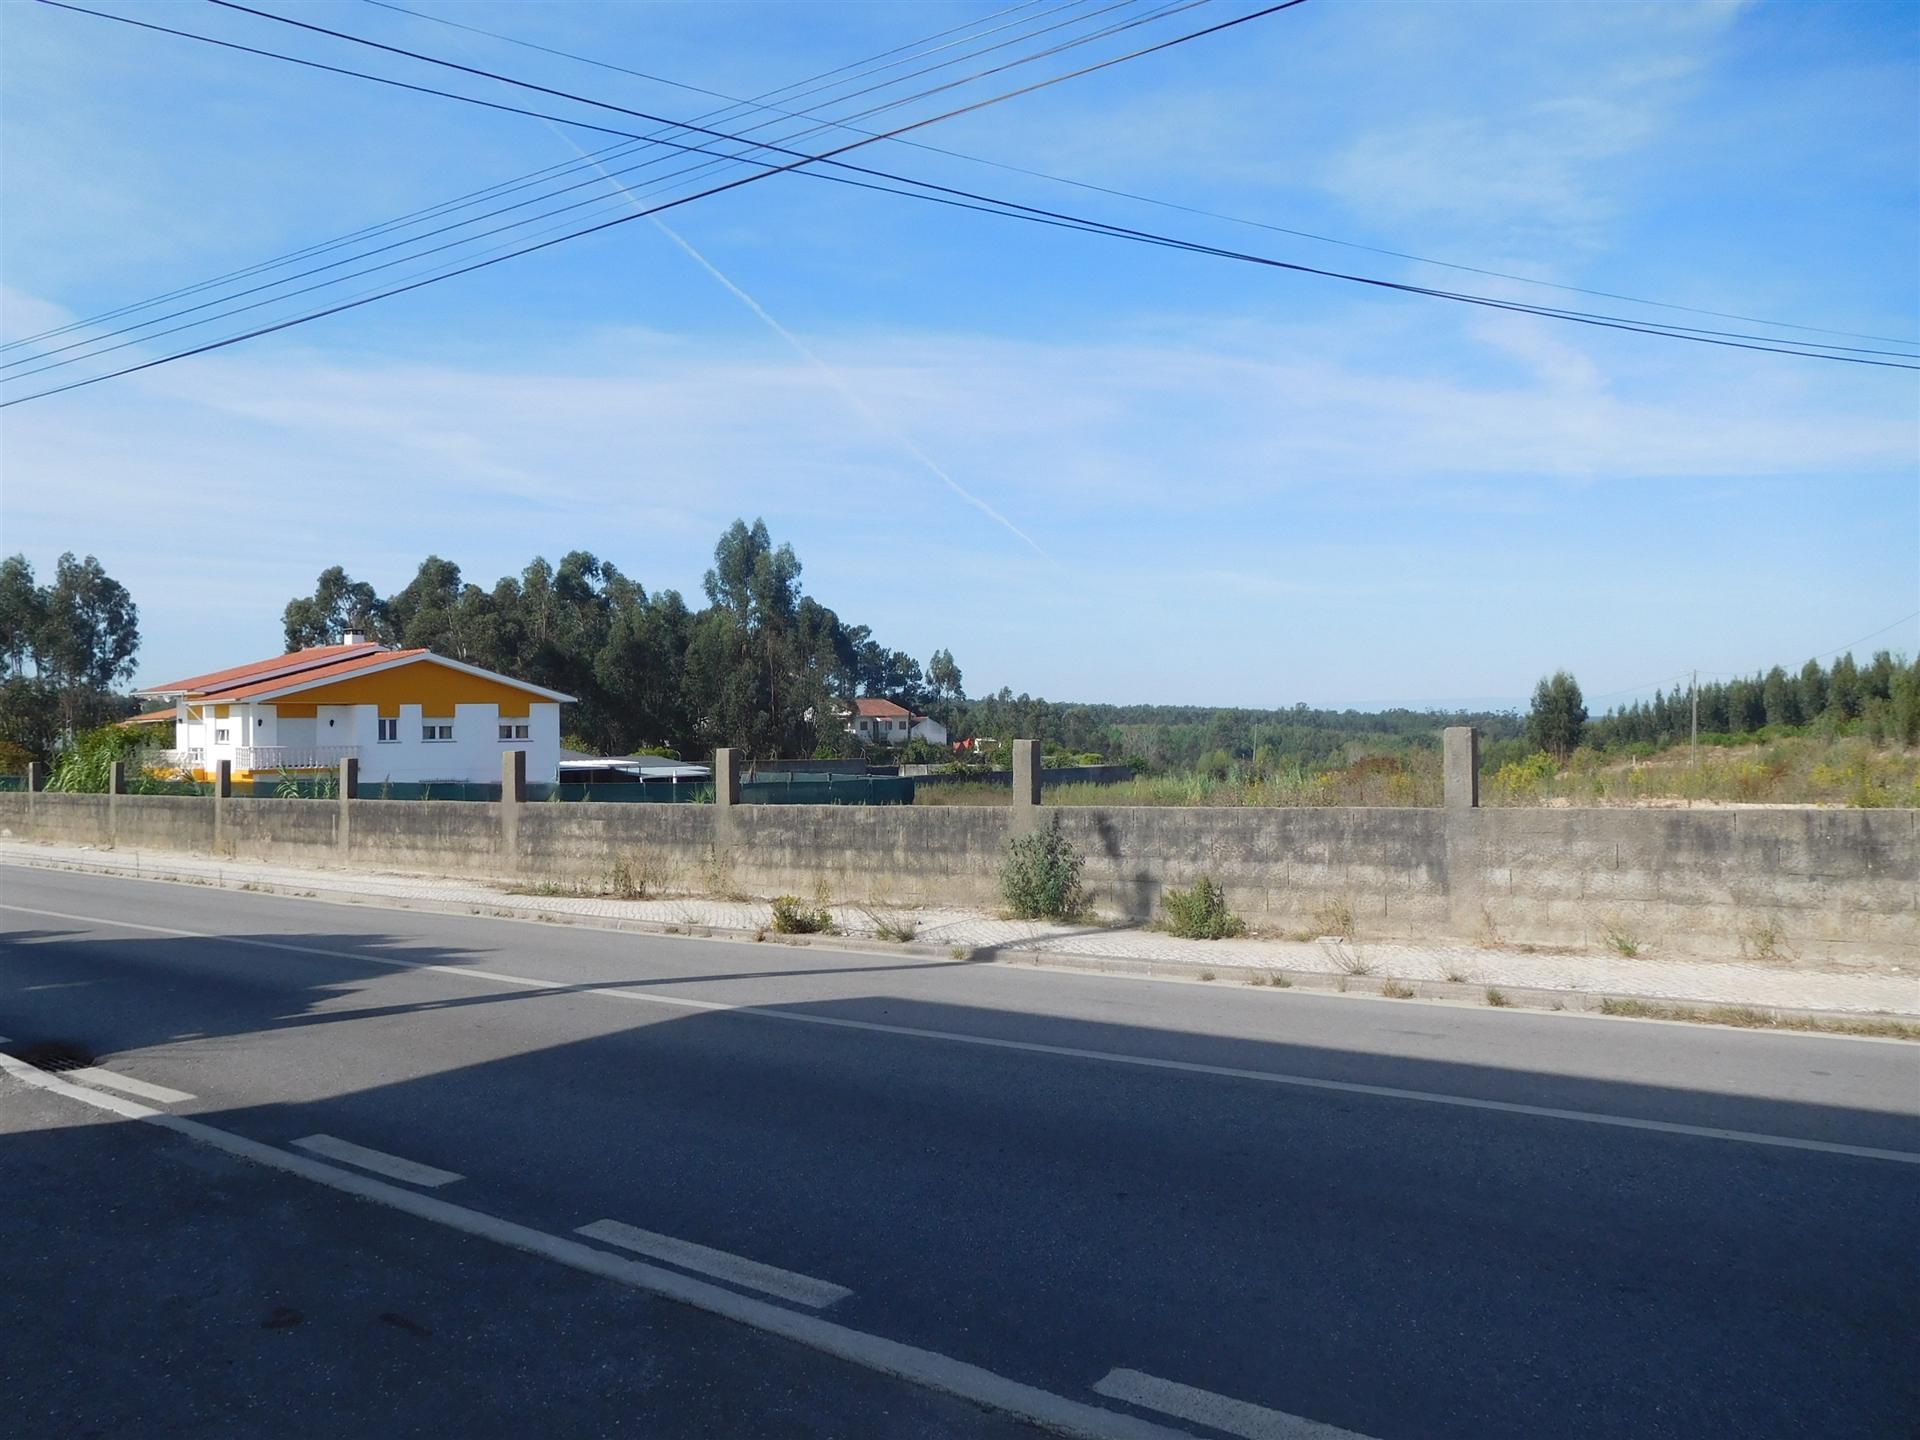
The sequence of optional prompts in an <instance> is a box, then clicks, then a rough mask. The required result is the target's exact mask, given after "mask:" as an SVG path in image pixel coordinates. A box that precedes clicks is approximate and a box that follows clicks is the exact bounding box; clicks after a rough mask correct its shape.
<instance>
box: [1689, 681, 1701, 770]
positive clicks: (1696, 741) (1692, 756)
mask: <svg viewBox="0 0 1920 1440" xmlns="http://www.w3.org/2000/svg"><path fill="white" fill-rule="evenodd" d="M1688 690H1689V691H1690V692H1691V694H1692V696H1693V736H1692V738H1691V739H1690V740H1688V742H1687V746H1688V754H1687V768H1689V769H1691V770H1698V769H1699V768H1700V672H1699V671H1698V670H1695V671H1694V672H1693V684H1692V685H1690V686H1689V687H1688Z"/></svg>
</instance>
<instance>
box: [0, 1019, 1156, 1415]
mask: <svg viewBox="0 0 1920 1440" xmlns="http://www.w3.org/2000/svg"><path fill="white" fill-rule="evenodd" d="M0 1070H3V1071H5V1072H6V1073H7V1074H9V1075H11V1076H13V1077H14V1078H15V1079H18V1080H20V1081H22V1082H24V1083H26V1084H29V1085H33V1086H36V1087H37V1088H39V1089H42V1090H47V1091H50V1092H52V1093H54V1094H56V1095H62V1096H65V1097H66V1098H68V1099H70V1100H78V1101H80V1102H81V1103H82V1104H86V1105H92V1106H95V1107H97V1108H99V1109H103V1110H110V1111H112V1112H113V1113H114V1114H116V1115H120V1116H122V1117H123V1118H125V1119H129V1120H142V1121H145V1122H146V1123H148V1124H150V1125H155V1126H158V1127H159V1128H161V1129H165V1130H171V1131H173V1132H174V1133H175V1134H177V1135H180V1136H182V1137H184V1138H185V1139H188V1140H191V1141H193V1142H195V1143H196V1144H201V1145H207V1146H211V1147H212V1148H214V1149H216V1150H223V1151H225V1152H226V1153H228V1154H229V1155H233V1156H236V1157H238V1158H240V1159H242V1160H250V1161H252V1162H254V1163H255V1164H259V1165H265V1166H267V1167H269V1168H271V1169H275V1170H282V1171H285V1172H287V1173H289V1174H292V1175H296V1176H299V1177H300V1178H301V1179H303V1180H310V1181H312V1182H314V1183H315V1184H318V1185H324V1186H327V1187H328V1188H329V1189H333V1190H339V1191H341V1192H343V1193H345V1194H348V1195H354V1196H357V1197H359V1198H360V1199H362V1200H370V1201H372V1202H373V1203H375V1204H377V1205H385V1206H387V1207H389V1208H390V1209H394V1210H399V1211H402V1212H403V1213H405V1214H408V1215H412V1216H415V1217H416V1218H418V1219H421V1220H427V1221H430V1222H432V1223H434V1224H436V1225H444V1226H447V1227H448V1228H450V1229H454V1230H459V1231H462V1232H464V1233H466V1234H469V1235H474V1236H477V1237H479V1238H480V1239H483V1240H490V1241H493V1242H494V1243H496V1244H499V1245H505V1246H508V1247H510V1248H512V1249H515V1250H523V1251H526V1252H527V1253H529V1254H533V1255H540V1256H544V1257H545V1258H547V1259H549V1260H553V1261H556V1262H558V1263H559V1264H562V1265H566V1266H568V1267H570V1268H571V1269H575V1270H580V1271H584V1272H586V1273H587V1274H590V1275H599V1276H602V1277H604V1278H606V1279H609V1280H614V1281H617V1282H619V1283H620V1284H623V1285H629V1286H631V1287H633V1288H634V1289H636V1290H644V1291H647V1292H649V1293H651V1294H654V1295H658V1296H660V1297H662V1298H663V1299H667V1300H673V1301H676V1302H678V1303H680V1304H682V1305H687V1306H690V1307H692V1308H693V1309H696V1310H704V1311H707V1312H708V1313H710V1314H714V1315H718V1316H721V1317H722V1318H724V1319H728V1320H732V1321H735V1322H737V1323H739V1324H742V1325H746V1326H749V1327H751V1328H752V1329H755V1330H761V1331H764V1332H766V1333H768V1334H772V1335H777V1336H779V1337H781V1338H782V1339H786V1340H791V1341H793V1342H794V1343H795V1344H798V1345H804V1346H806V1347H807V1348H808V1349H810V1350H816V1351H819V1352H820V1353H822V1354H825V1355H831V1356H833V1357H835V1358H836V1359H840V1360H845V1361H847V1362H848V1363H850V1364H854V1365H858V1366H860V1367H862V1368H863V1369H867V1370H873V1371H877V1372H878V1373H880V1374H883V1375H891V1376H893V1377H894V1378H895V1379H899V1380H904V1381H907V1382H908V1383H910V1384H915V1385H920V1386H922V1387H924V1388H926V1389H929V1390H936V1391H939V1392H941V1393H942V1394H947V1395H952V1396H955V1397H957V1398H959V1399H962V1400H967V1401H971V1402H972V1403H974V1404H976V1405H981V1406H984V1407H986V1408H987V1409H990V1410H996V1411H999V1412H1001V1413H1003V1414H1007V1415H1012V1416H1014V1417H1015V1418H1016V1419H1021V1420H1026V1421H1029V1422H1031V1423H1032V1424H1035V1425H1039V1426H1041V1427H1043V1428H1045V1429H1049V1430H1052V1431H1054V1432H1055V1433H1057V1434H1061V1435H1067V1436H1073V1437H1078V1440H1192V1437H1191V1436H1188V1435H1186V1434H1184V1433H1183V1432H1181V1431H1176V1430H1170V1429H1168V1428H1167V1427H1166V1426H1163V1425H1158V1424H1155V1423H1154V1422H1152V1421H1149V1420H1142V1419H1139V1418H1138V1417H1136V1416H1132V1415H1125V1414H1122V1413H1120V1412H1119V1411H1115V1410H1106V1409H1103V1408H1101V1407H1099V1406H1095V1405H1088V1404H1085V1403H1083V1402H1081V1401H1078V1400H1070V1399H1068V1398H1067V1397H1066V1396H1064V1395H1056V1394H1054V1393H1053V1392H1051V1391H1048V1390H1042V1389H1040V1388H1039V1387H1037V1386H1033V1385H1027V1384H1024V1383H1023V1382H1021V1381H1018V1380H1012V1379H1009V1378H1008V1377H1006V1376H1004V1375H998V1374H995V1373H994V1372H993V1371H991V1370H985V1369H982V1368H981V1367H980V1366H977V1365H970V1364H968V1363H967V1362H966V1361H964V1360H956V1359H953V1358H952V1357H951V1356H947V1355H941V1354H939V1353H937V1352H935V1351H932V1350H923V1349H921V1348H919V1347H918V1346H914V1345H906V1344H903V1343H901V1342H899V1341H897V1340H888V1339H886V1338H884V1337H882V1336H879V1335H872V1334H868V1333H867V1332H865V1331H861V1330H854V1329H850V1328H849V1327H847V1326H845V1325H838V1324H835V1323H834V1322H833V1321H830V1320H824V1319H822V1318H820V1317H819V1316H817V1315H806V1314H801V1313H800V1312H798V1311H795V1310H788V1309H785V1308H784V1307H782V1306H779V1305H775V1304H773V1303H772V1302H771V1301H767V1300H756V1299H754V1298H753V1297H751V1296H748V1295H742V1294H740V1293H738V1292H737V1291H733V1290H727V1289H724V1288H722V1287H721V1286H718V1285H713V1284H709V1283H708V1282H707V1281H704V1280H695V1279H693V1278H692V1277H691V1276H687V1275H682V1274H680V1273H679V1272H678V1271H673V1270H663V1269H661V1268H660V1267H659V1266H656V1265H648V1264H644V1263H643V1262H641V1261H638V1260H628V1259H626V1258H624V1257H622V1256H619V1255H614V1254H611V1253H609V1252H608V1251H605V1250H597V1249H595V1248H594V1247H593V1246H591V1245H585V1244H582V1243H581V1242H580V1241H577V1240H571V1239H568V1238H567V1237H565V1236H562V1235H553V1234H549V1233H548V1232H546V1231H544V1230H537V1229H535V1228H533V1227H532V1226H530V1225H522V1224H519V1223H518V1222H516V1221H512V1220H503V1219H501V1218H499V1217H498V1216H494V1215H488V1214H485V1213H484V1212H482V1211H478V1210H471V1209H468V1208H467V1207H466V1206H464V1205H456V1204H453V1203H452V1202H450V1201H447V1200H442V1199H439V1198H437V1197H436V1196H432V1195H424V1194H422V1193H420V1192H419V1191H417V1190H406V1189H402V1188H401V1187H399V1186H397V1185H391V1184H388V1183H387V1182H386V1181H384V1180H376V1179H373V1178H372V1177H371V1176H367V1175H361V1174H357V1173H355V1172H353V1171H350V1170H343V1169H341V1168H339V1167H338V1166H335V1165H328V1164H326V1163H325V1162H323V1161H319V1160H312V1159H309V1158H307V1157H306V1156H304V1155H297V1154H295V1153H293V1152H292V1151H289V1150H281V1149H278V1148H276V1147H275V1146H272V1145H267V1144H263V1143H261V1142H260V1141H257V1140H249V1139H246V1138H245V1137H244V1136H240V1135H235V1134H233V1133H231V1132H230V1131H226V1130H221V1129H218V1128H216V1127H214V1126H212V1125H207V1124H203V1123H201V1122H200V1121H198V1120H189V1119H185V1118H183V1117H181V1116H178V1115H169V1114H167V1113H166V1112H164V1111H160V1110H154V1109H151V1108H149V1107H147V1106H145V1105H141V1104H139V1103H138V1102H136V1101H133V1100H123V1099H122V1098H120V1097H119V1096H117V1095H108V1094H103V1093H101V1092H100V1091H97V1090H89V1089H86V1088H85V1087H83V1086H79V1085H69V1084H67V1083H65V1082H64V1081H62V1080H60V1079H59V1078H58V1077H57V1076H54V1075H49V1074H45V1073H43V1072H41V1071H39V1070H36V1069H34V1068H33V1067H32V1066H31V1065H28V1064H27V1063H26V1062H25V1061H23V1060H17V1059H15V1058H14V1057H13V1056H11V1055H5V1054H0Z"/></svg>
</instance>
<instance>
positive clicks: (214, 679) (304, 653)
mask: <svg viewBox="0 0 1920 1440" xmlns="http://www.w3.org/2000/svg"><path fill="white" fill-rule="evenodd" d="M387 653H390V652H388V651H383V650H382V649H381V648H380V647H379V646H378V645H313V646H309V647H308V648H307V649H305V650H295V651H294V652H292V653H291V654H289V655H281V656H279V657H277V658H275V659H272V660H255V661H254V662H253V663H252V664H251V665H235V666H233V667H232V668H230V669H226V670H211V671H208V672H207V673H206V674H205V675H190V676H188V677H187V678H186V679H185V680H172V681H169V682H167V683H166V684H165V685H145V686H142V687H141V688H140V689H138V690H136V691H134V694H136V695H194V696H200V695H209V694H212V693H213V692H214V691H216V690H228V689H231V688H233V687H234V686H236V685H239V684H242V683H243V682H247V681H254V680H266V679H270V678H278V677H284V676H288V675H293V674H297V673H299V672H300V671H303V670H312V669H316V668H318V667H320V666H323V665H330V664H333V663H334V662H336V661H339V660H344V659H346V658H347V657H349V656H358V655H371V654H387Z"/></svg>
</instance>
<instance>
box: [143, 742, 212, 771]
mask: <svg viewBox="0 0 1920 1440" xmlns="http://www.w3.org/2000/svg"><path fill="white" fill-rule="evenodd" d="M153 764H154V768H155V769H159V770H182V771H189V772H191V771H194V770H204V769H206V768H207V752H206V751H205V750H202V749H201V748H200V747H199V746H197V745H196V746H195V747H194V748H193V749H191V750H155V751H154V752H153Z"/></svg>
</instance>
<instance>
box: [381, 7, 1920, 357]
mask: <svg viewBox="0 0 1920 1440" xmlns="http://www.w3.org/2000/svg"><path fill="white" fill-rule="evenodd" d="M362 3H364V4H367V5H373V6H377V7H378V8H379V9H382V10H391V11H394V12H396V13H397V14H401V15H411V16H413V17H414V18H415V19H418V20H426V21H430V22H431V23H433V24H435V25H445V26H447V27H449V28H450V29H454V30H464V31H466V32H467V33H468V34H470V35H481V36H485V37H486V38H487V39H489V40H497V41H499V42H501V43H502V44H506V45H518V46H521V47H523V48H525V49H528V50H537V51H540V52H541V53H542V54H546V55H555V56H558V57H560V58H561V59H563V60H571V61H574V62H575V63H576V64H580V65H592V66H596V67H598V68H599V69H602V70H612V71H616V72H618V73H620V74H622V75H631V76H634V77H635V78H637V79H641V80H648V81H651V82H653V83H655V84H658V85H668V86H672V87H673V88H675V89H678V90H687V91H690V92H692V93H693V94H696V95H709V96H714V97H716V98H719V99H728V98H730V97H728V96H725V95H723V94H721V92H720V91H717V90H709V89H707V88H706V87H704V86H701V85H690V84H687V83H685V82H683V81H679V80H674V79H671V78H669V77H667V76H664V75H655V74H652V73H650V72H648V71H644V70H635V69H632V68H630V67H628V66H625V65H618V64H615V63H614V62H612V61H610V60H600V59H596V58H595V57H593V56H591V55H580V54H576V53H574V52H573V51H570V50H560V49H557V48H555V47H554V46H551V45H541V44H539V43H537V42H536V41H532V40H527V39H523V38H521V37H520V36H517V35H507V34H503V33H502V32H500V31H498V30H488V29H486V28H485V27H483V26H480V25H469V24H467V23H466V22H465V21H461V20H450V19H448V18H447V17H446V16H444V15H433V14H429V13H428V12H427V11H424V10H414V9H410V8H409V7H407V6H405V5H396V4H394V3H392V0H362ZM768 108H774V107H771V106H769V107H768ZM844 128H846V129H850V130H854V129H857V128H858V127H857V126H852V125H846V126H844ZM895 143H896V144H900V145H905V146H910V147H911V148H913V149H915V150H924V151H927V152H928V153H930V154H934V155H944V156H947V157H948V158H950V159H954V160H964V161H966V162H968V163H969V164H973V165H985V166H989V167H991V168H992V169H995V170H1004V171H1006V172H1008V173H1009V174H1013V175H1025V176H1028V177H1029V178H1031V179H1035V180H1046V181H1049V182H1051V183H1053V184H1056V185H1071V186H1073V187H1074V188H1075V189H1079V190H1089V191H1093V192H1094V193H1096V194H1100V195H1111V196H1114V197H1115V198H1117V199H1121V200H1132V201H1136V202H1138V203H1140V204H1142V205H1156V206H1159V207H1161V208H1162V209H1167V210H1177V211H1180V212H1181V213H1183V214H1187V215H1198V216H1202V217H1204V218H1206V219H1209V220H1222V221H1225V222H1227V223H1228V224H1231V225H1246V226H1250V227H1252V228H1254V229H1258V230H1268V231H1271V232H1273V233H1274V234H1276V235H1291V236H1293V237H1294V238H1296V239H1300V240H1312V241H1315V242H1316V243H1318V244H1322V245H1338V246H1341V247H1343V248H1345V249H1348V250H1362V251H1365V252H1366V253H1368V254H1370V255H1383V256H1386V257H1388V258H1390V259H1395V260H1410V261H1413V262H1415V263H1416V264H1420V265H1433V266H1437V267H1438V268H1440V269H1443V270H1458V271H1460V272H1462V273H1463V274H1468V275H1481V276H1485V277H1486V278H1488V279H1492V280H1508V281H1512V282H1514V283H1516V284H1520V285H1537V286H1540V287H1541V288H1543V289H1547V290H1559V291H1561V292H1563V293H1566V294H1571V295H1588V296H1592V297H1594V298H1596V299H1601V300H1624V301H1626V302H1627V303H1629V304H1632V305H1646V306H1651V307H1653V308H1655V309H1660V310H1673V311H1678V312H1681V313H1684V314H1688V315H1702V316H1706V317H1708V318H1709V319H1715V320H1738V321H1741V322H1742V323H1743V324H1748V325H1769V326H1772V327H1774V328H1775V329H1780V330H1799V331H1802V332H1804V333H1806V334H1810V335H1836V336H1839V337H1841V338H1842V339H1847V340H1877V341H1880V342H1882V343H1884V344H1888V345H1908V346H1916V345H1920V340H1912V339H1905V338H1902V337H1900V336H1897V335H1871V334H1864V333H1862V332H1860V331H1857V330H1835V329H1831V328H1829V327H1827V326H1823V325H1802V324H1797V323H1795V322H1794V321H1791V320H1771V319H1768V318H1767V317H1766V316H1764V315H1744V314H1740V313H1738V312H1736V311H1729V310H1709V309H1705V308H1703V307H1701V306H1698V305H1680V304H1676V303H1675V302H1673V301H1670V300H1649V299H1647V298H1646V297H1645V296H1644V295H1629V294H1626V293H1624V292H1621V291H1617V290H1597V289H1593V288H1591V287H1588V286H1585V285H1567V284H1564V283H1561V282H1559V281H1554V280H1542V279H1540V278H1539V277H1538V276H1535V275H1521V274H1517V273H1515V272H1513V271H1509V270H1493V269H1489V268H1488V267H1486V266H1483V265H1466V264H1462V263H1460V262H1458V261H1453V260H1436V259H1435V258H1434V257H1433V256H1431V255H1416V254H1414V253H1412V252H1411V251H1407V250H1395V249H1392V248H1390V247H1388V246H1384V245H1369V244H1366V243H1364V242H1362V241H1358V240H1343V239H1341V238H1339V237H1338V236H1334V235H1322V234H1320V233H1318V232H1317V231H1313V230H1301V229H1297V228H1294V227H1292V226H1288V225H1275V224H1273V223H1271V222H1270V221H1265V220H1252V219H1249V218H1247V217H1246V216H1244V215H1230V214H1227V213H1226V212H1224V211H1220V210H1209V209H1208V208H1206V207H1205V206H1203V205H1186V204H1182V203H1181V202H1179V201H1176V200H1165V199H1161V198H1160V197H1158V196H1154V195H1142V194H1140V193H1139V192H1138V191H1134V190H1123V189H1119V188H1118V187H1115V186H1112V185H1097V184H1095V183H1093V182H1092V181H1089V180H1076V179H1074V178H1073V177H1072V176H1069V175H1056V174H1053V173H1051V172H1049V171H1045V170H1034V169H1030V168H1028V167H1027V166H1025V165H1015V164H1012V163H1010V162H1008V161H1005V160H994V159H989V158H988V157H986V156H984V155H973V154H969V153H968V152H966V151H964V150H954V149H950V148H948V147H947V146H944V145H934V144H931V143H929V142H928V141H925V140H896V142H895Z"/></svg>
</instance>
